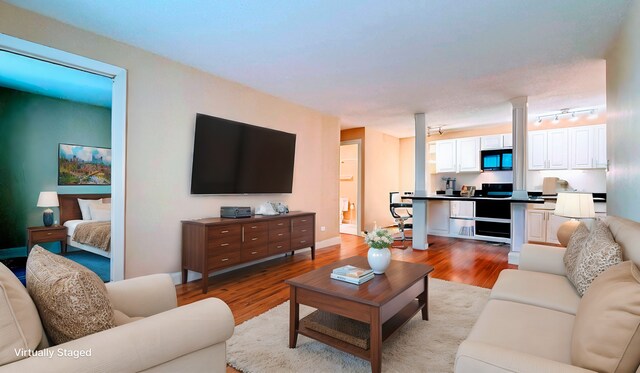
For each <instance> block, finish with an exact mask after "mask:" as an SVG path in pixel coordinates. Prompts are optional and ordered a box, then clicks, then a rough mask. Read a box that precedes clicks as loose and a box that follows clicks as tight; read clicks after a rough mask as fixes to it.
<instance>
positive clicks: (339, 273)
mask: <svg viewBox="0 0 640 373" xmlns="http://www.w3.org/2000/svg"><path fill="white" fill-rule="evenodd" d="M373 276H374V275H373V270H372V269H371V268H359V267H354V266H352V265H346V266H342V267H338V268H336V269H334V270H333V271H332V272H331V278H332V279H335V280H340V281H345V282H349V283H351V284H356V285H360V284H362V283H365V282H367V281H369V280H371V279H372V278H373Z"/></svg>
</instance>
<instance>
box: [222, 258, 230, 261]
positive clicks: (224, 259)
mask: <svg viewBox="0 0 640 373" xmlns="http://www.w3.org/2000/svg"><path fill="white" fill-rule="evenodd" d="M227 260H229V258H222V259H220V261H221V262H226V261H227Z"/></svg>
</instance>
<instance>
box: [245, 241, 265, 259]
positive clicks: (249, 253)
mask: <svg viewBox="0 0 640 373" xmlns="http://www.w3.org/2000/svg"><path fill="white" fill-rule="evenodd" d="M267 255H269V247H268V246H267V245H266V244H265V245H262V246H256V247H243V248H242V261H243V262H244V261H250V260H255V259H260V258H263V257H265V256H267Z"/></svg>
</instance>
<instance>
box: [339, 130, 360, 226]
mask: <svg viewBox="0 0 640 373" xmlns="http://www.w3.org/2000/svg"><path fill="white" fill-rule="evenodd" d="M342 145H358V150H357V154H358V182H357V184H356V204H357V205H356V234H357V235H358V236H360V235H362V139H355V140H347V141H340V146H342ZM338 210H339V211H340V207H338ZM340 224H342V221H340Z"/></svg>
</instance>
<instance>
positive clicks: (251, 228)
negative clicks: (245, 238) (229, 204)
mask: <svg viewBox="0 0 640 373" xmlns="http://www.w3.org/2000/svg"><path fill="white" fill-rule="evenodd" d="M242 228H243V229H244V234H245V235H247V234H249V233H251V232H266V231H267V230H268V229H269V223H267V222H266V221H265V222H262V223H250V224H242Z"/></svg>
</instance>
